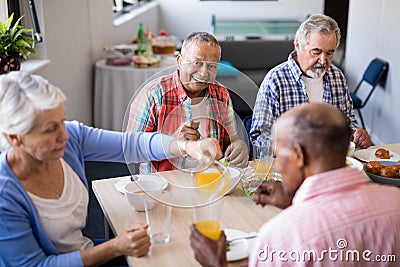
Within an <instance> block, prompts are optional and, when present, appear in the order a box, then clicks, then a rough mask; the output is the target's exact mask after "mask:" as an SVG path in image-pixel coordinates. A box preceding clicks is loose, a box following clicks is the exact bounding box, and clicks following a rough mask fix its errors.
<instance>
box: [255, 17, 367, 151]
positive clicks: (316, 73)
mask: <svg viewBox="0 0 400 267" xmlns="http://www.w3.org/2000/svg"><path fill="white" fill-rule="evenodd" d="M339 44H340V29H339V27H338V25H337V23H336V22H335V21H334V20H333V19H332V18H330V17H328V16H325V15H312V16H310V17H309V18H308V19H307V20H306V21H304V22H303V23H302V24H301V25H300V27H299V29H298V30H297V32H296V38H295V41H294V45H295V51H293V52H292V53H291V54H290V55H289V57H288V60H287V61H285V62H283V63H282V64H280V65H278V66H276V67H275V68H273V69H272V70H270V71H269V72H268V73H267V75H266V76H265V78H264V81H263V82H262V84H261V87H260V90H259V92H258V95H257V100H256V104H255V107H254V113H253V121H252V127H251V131H250V134H251V137H252V139H253V140H257V141H259V142H263V141H264V140H266V139H270V138H271V134H272V125H273V123H274V121H275V120H276V119H277V118H278V117H279V116H280V115H281V114H283V113H284V112H285V111H287V110H289V109H291V108H293V107H295V106H298V105H300V104H302V103H306V102H320V103H327V104H331V105H333V106H336V107H338V108H339V109H340V110H342V111H343V113H344V114H345V116H346V118H347V121H348V122H349V124H350V126H351V128H352V130H353V136H352V138H353V142H354V143H355V144H356V146H357V147H361V148H365V147H368V146H370V145H371V138H370V136H369V134H368V132H367V131H366V130H365V129H362V128H359V127H358V125H357V122H356V119H355V116H354V110H353V103H352V101H351V98H350V94H349V90H348V86H347V82H346V78H345V76H344V74H343V73H342V72H341V71H340V70H339V68H337V67H336V66H334V65H333V64H331V63H332V59H333V55H334V53H335V51H336V49H337V47H338V46H339ZM289 130H290V129H288V131H289Z"/></svg>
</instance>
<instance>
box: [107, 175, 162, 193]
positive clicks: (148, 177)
mask: <svg viewBox="0 0 400 267" xmlns="http://www.w3.org/2000/svg"><path fill="white" fill-rule="evenodd" d="M135 176H136V177H137V179H138V180H139V181H145V180H151V181H155V182H159V183H161V186H162V190H164V189H166V188H167V187H168V181H167V180H165V179H164V178H162V177H160V176H157V175H152V174H140V175H135ZM129 183H132V181H131V177H130V176H124V177H121V178H120V179H119V180H118V182H117V183H116V184H115V185H114V186H115V189H117V190H118V191H119V192H121V193H123V194H124V192H125V186H126V185H127V184H129Z"/></svg>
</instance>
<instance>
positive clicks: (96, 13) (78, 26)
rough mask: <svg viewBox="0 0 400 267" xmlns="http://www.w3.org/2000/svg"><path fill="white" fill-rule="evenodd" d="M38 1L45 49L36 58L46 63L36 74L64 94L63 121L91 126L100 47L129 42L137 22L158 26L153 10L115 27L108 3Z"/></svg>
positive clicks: (103, 0)
mask: <svg viewBox="0 0 400 267" xmlns="http://www.w3.org/2000/svg"><path fill="white" fill-rule="evenodd" d="M41 2H43V3H42V4H43V15H42V18H43V24H42V25H40V26H41V28H42V31H43V32H45V50H43V51H41V53H40V55H38V56H36V57H41V58H43V57H45V58H47V59H49V60H50V64H49V65H48V66H47V67H45V68H44V69H42V70H40V71H38V72H37V74H39V75H42V76H43V77H45V78H46V79H48V80H49V81H50V82H52V83H53V84H55V85H57V86H58V87H60V88H61V89H62V90H63V91H64V92H65V93H66V95H67V98H68V100H67V102H66V104H65V106H66V110H67V115H66V118H67V119H77V120H80V121H82V122H85V123H87V124H92V99H93V96H92V91H93V89H92V88H93V75H94V73H93V64H94V62H96V60H98V59H100V58H101V57H102V56H103V51H102V49H103V47H105V46H108V45H112V44H120V43H129V42H130V41H131V40H132V39H133V38H134V37H135V35H136V31H137V26H138V24H139V22H144V23H145V24H146V25H154V27H158V13H157V9H155V11H151V12H148V13H145V14H143V15H142V16H139V17H138V18H136V19H134V20H132V21H129V22H128V23H126V24H124V25H121V26H118V27H117V26H114V24H113V13H112V10H111V5H112V2H111V1H110V0H69V1H64V0H42V1H40V0H39V1H38V3H39V4H40V3H41ZM156 29H157V28H156ZM42 46H43V45H42Z"/></svg>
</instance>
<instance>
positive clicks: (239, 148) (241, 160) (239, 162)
mask: <svg viewBox="0 0 400 267" xmlns="http://www.w3.org/2000/svg"><path fill="white" fill-rule="evenodd" d="M225 159H226V160H227V161H228V162H229V163H230V164H232V165H234V166H236V167H239V168H245V167H247V163H248V160H249V150H248V148H247V145H246V144H245V143H244V142H243V141H242V140H236V141H233V142H232V143H231V144H230V145H229V146H228V147H227V149H226V151H225Z"/></svg>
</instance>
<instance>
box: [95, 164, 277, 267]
mask: <svg viewBox="0 0 400 267" xmlns="http://www.w3.org/2000/svg"><path fill="white" fill-rule="evenodd" d="M168 174H169V175H170V176H174V175H176V176H182V173H181V172H180V171H170V172H169V173H168ZM120 179H126V178H124V177H117V178H110V179H102V180H96V181H93V183H92V188H93V192H94V194H95V196H96V197H97V200H98V201H99V204H100V206H101V208H102V210H103V213H104V216H105V218H106V220H107V223H108V225H109V227H110V228H111V230H112V231H113V233H114V234H115V235H118V234H120V233H122V232H123V231H124V230H125V229H126V227H127V226H129V225H134V224H138V223H141V222H143V223H145V222H146V218H145V213H144V212H138V211H136V210H134V208H133V207H132V206H131V205H130V204H129V203H128V201H127V200H126V199H125V197H124V194H123V193H121V192H119V191H117V190H116V188H115V184H116V183H117V182H118V181H119V180H120ZM219 201H223V204H222V210H221V215H220V218H221V219H220V223H221V227H222V228H224V229H235V230H240V231H243V232H245V233H250V232H257V231H258V229H259V228H260V227H261V226H262V225H263V224H264V223H265V222H267V221H268V220H269V219H271V218H272V217H274V216H275V215H276V214H278V213H279V212H280V209H278V208H276V207H273V206H266V207H264V208H262V207H261V206H258V205H256V204H255V203H254V202H253V201H252V200H251V199H250V198H249V197H247V196H246V194H245V193H244V191H243V189H242V187H241V185H240V183H238V184H237V185H236V186H235V187H234V188H233V190H232V192H231V193H229V194H227V195H226V196H224V197H223V198H222V199H221V200H219ZM160 219H162V218H160ZM193 223H194V209H193V208H183V207H173V208H172V216H171V238H170V241H169V242H168V243H167V244H152V245H151V249H150V252H149V253H148V254H147V255H146V256H144V257H141V258H134V257H127V261H128V264H129V266H135V267H138V266H139V267H140V266H199V264H198V263H197V261H196V260H195V258H194V253H193V251H192V249H191V247H190V240H189V236H190V226H191V224H193ZM249 244H250V242H249ZM229 264H230V266H246V265H247V258H244V259H242V260H238V261H235V262H230V263H229Z"/></svg>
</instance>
